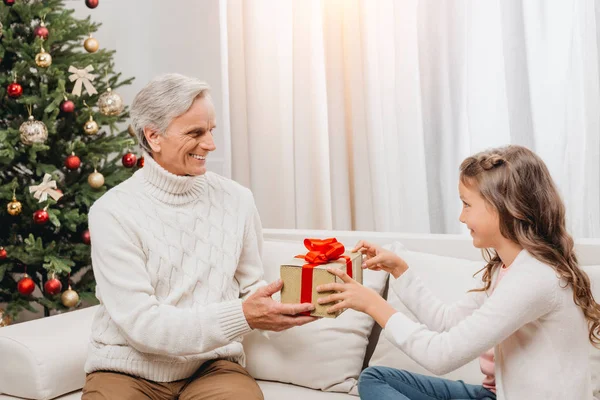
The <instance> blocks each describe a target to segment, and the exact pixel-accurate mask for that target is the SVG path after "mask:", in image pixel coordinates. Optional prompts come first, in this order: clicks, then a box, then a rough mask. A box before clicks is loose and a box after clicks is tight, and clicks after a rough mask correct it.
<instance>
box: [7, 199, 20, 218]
mask: <svg viewBox="0 0 600 400" xmlns="http://www.w3.org/2000/svg"><path fill="white" fill-rule="evenodd" d="M6 210H7V211H8V213H9V214H10V215H12V216H13V217H16V216H17V215H19V214H21V211H22V210H23V205H22V204H21V202H20V201H18V200H17V199H16V197H14V196H13V198H12V200H11V202H10V203H8V204H7V205H6Z"/></svg>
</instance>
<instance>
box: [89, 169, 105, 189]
mask: <svg viewBox="0 0 600 400" xmlns="http://www.w3.org/2000/svg"><path fill="white" fill-rule="evenodd" d="M88 184H89V185H90V186H91V187H93V188H94V189H100V188H101V187H102V185H104V175H102V174H101V173H100V172H98V171H97V170H95V169H94V172H92V173H91V174H90V175H89V176H88Z"/></svg>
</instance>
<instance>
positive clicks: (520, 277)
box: [317, 146, 600, 400]
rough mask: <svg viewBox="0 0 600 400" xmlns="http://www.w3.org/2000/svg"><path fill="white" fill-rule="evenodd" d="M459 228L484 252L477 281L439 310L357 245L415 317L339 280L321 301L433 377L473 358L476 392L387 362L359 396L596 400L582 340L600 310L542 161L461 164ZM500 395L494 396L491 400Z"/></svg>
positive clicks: (427, 295)
mask: <svg viewBox="0 0 600 400" xmlns="http://www.w3.org/2000/svg"><path fill="white" fill-rule="evenodd" d="M459 192H460V198H461V200H462V202H463V209H462V213H461V215H460V221H461V222H462V223H463V224H465V225H466V226H467V227H468V228H469V230H470V232H471V236H472V237H473V245H474V246H475V247H478V248H481V249H490V250H487V257H486V261H487V262H488V263H487V265H486V266H485V268H484V270H485V272H484V274H483V286H482V287H481V288H479V289H476V290H472V291H470V292H469V293H468V294H467V295H466V296H465V298H464V299H463V300H462V301H460V302H458V303H456V304H453V305H446V304H443V303H442V302H441V301H440V300H438V299H437V298H436V297H435V296H434V294H433V293H431V292H430V291H428V290H427V289H426V288H425V286H424V285H423V283H422V282H421V280H420V279H419V278H418V276H417V275H416V273H415V272H414V271H413V270H412V269H410V268H409V266H408V265H407V264H406V262H405V261H404V260H402V259H401V258H400V257H398V256H397V255H396V254H394V253H392V252H390V251H387V250H384V249H382V248H381V247H379V246H376V245H373V244H370V243H367V242H364V241H361V242H359V243H358V244H357V246H356V248H355V249H354V251H359V250H360V251H363V252H364V253H366V255H367V260H366V261H365V264H364V265H363V268H370V269H375V270H385V271H388V272H390V273H391V274H392V275H393V276H394V278H396V281H395V282H393V283H392V284H391V285H390V290H393V291H394V292H395V293H396V294H397V295H398V296H399V297H400V299H401V300H402V302H403V303H404V304H405V305H406V306H407V307H408V309H410V310H411V311H412V313H413V314H414V315H415V316H416V317H417V318H418V319H419V321H420V322H421V324H419V323H416V322H413V321H411V320H410V319H409V318H408V317H406V316H405V315H404V314H402V313H399V312H396V310H394V309H393V308H392V307H391V306H390V305H389V304H388V303H387V302H386V301H385V300H384V299H382V298H381V297H380V296H379V295H378V294H377V293H376V292H374V291H373V290H371V289H368V288H365V287H364V286H362V285H360V284H358V283H357V282H356V281H354V280H352V279H351V278H350V277H348V276H347V275H346V274H344V273H340V272H338V271H336V270H331V272H332V273H334V274H336V275H338V276H339V277H340V278H342V280H343V281H344V283H334V284H327V285H322V286H320V287H318V288H317V290H318V291H326V290H334V291H338V292H339V293H335V294H332V295H329V296H327V297H325V298H323V299H322V301H321V302H322V303H331V302H334V301H340V302H338V303H336V304H335V305H333V306H331V307H330V308H329V310H330V311H335V310H337V309H340V308H352V309H355V310H357V311H362V312H365V313H367V314H369V315H371V316H372V317H373V318H374V319H375V321H377V323H379V325H381V326H382V327H384V333H385V335H386V337H387V338H388V339H389V340H390V341H391V342H392V343H394V344H395V345H396V346H398V347H399V348H400V349H401V350H402V351H403V352H405V353H406V354H407V355H408V356H410V357H411V358H412V359H414V360H415V361H417V362H418V363H419V364H421V365H422V366H423V367H425V368H427V369H428V370H429V371H431V372H432V373H434V374H436V375H443V374H445V373H448V372H450V371H452V370H454V369H456V368H458V367H460V366H462V365H465V364H467V363H468V362H470V361H471V360H473V359H476V358H477V357H480V363H481V370H482V372H483V373H484V374H485V375H486V378H485V379H484V381H483V383H482V385H468V384H465V383H464V382H462V381H457V382H455V381H450V380H445V379H441V378H436V377H430V376H423V375H418V374H414V373H410V372H407V371H400V370H396V369H392V368H386V367H369V368H367V369H366V370H365V371H363V373H362V374H361V376H360V379H359V386H358V389H359V393H360V397H361V398H362V399H367V400H375V399H376V400H386V399H397V400H401V399H411V400H425V399H427V400H431V399H496V398H498V399H501V400H502V399H508V400H524V399H546V400H547V399H556V400H566V399H574V400H575V399H577V400H590V399H592V388H591V383H590V365H589V346H588V343H587V342H588V340H589V341H590V342H592V343H593V344H594V345H596V346H598V345H599V344H600V305H598V304H597V303H596V302H595V300H594V297H593V296H592V293H591V290H590V280H589V278H588V276H587V275H586V274H585V273H584V272H583V271H582V270H581V269H580V268H579V267H578V265H577V258H576V256H575V252H574V249H573V239H572V238H571V236H570V235H569V234H568V233H567V231H566V229H565V208H564V205H563V203H562V201H561V199H560V196H559V194H558V191H557V189H556V187H555V185H554V183H553V181H552V178H551V177H550V173H549V172H548V169H547V168H546V165H545V164H544V162H543V161H542V160H541V159H540V158H539V157H538V156H537V155H535V154H534V153H533V152H531V151H530V150H528V149H526V148H524V147H520V146H508V147H504V148H499V149H493V150H490V151H486V152H482V153H478V154H476V155H474V156H472V157H469V158H467V159H466V160H465V161H464V162H463V163H462V165H461V166H460V182H459ZM496 396H497V397H496Z"/></svg>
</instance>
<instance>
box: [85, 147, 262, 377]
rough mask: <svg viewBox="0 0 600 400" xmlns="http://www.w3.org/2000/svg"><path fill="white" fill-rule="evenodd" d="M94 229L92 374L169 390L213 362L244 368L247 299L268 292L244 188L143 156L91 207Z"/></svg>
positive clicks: (256, 224)
mask: <svg viewBox="0 0 600 400" xmlns="http://www.w3.org/2000/svg"><path fill="white" fill-rule="evenodd" d="M89 229H90V234H91V238H92V265H93V270H94V275H95V278H96V282H97V287H96V296H97V297H98V299H99V300H100V306H99V309H98V312H97V313H96V315H95V318H94V322H93V326H92V335H91V340H90V346H89V354H88V358H87V362H86V364H85V371H86V372H87V373H90V372H93V371H99V370H104V371H117V372H123V373H127V374H131V375H134V376H138V377H141V378H144V379H149V380H152V381H156V382H171V381H175V380H179V379H184V378H187V377H189V376H191V375H192V374H193V373H194V372H195V371H196V370H197V369H198V368H199V367H200V366H201V365H202V363H204V362H205V361H207V360H211V359H216V358H222V359H223V358H224V359H229V360H232V361H236V362H238V363H240V364H242V365H244V363H245V359H244V352H243V349H242V345H241V337H242V336H243V335H244V334H246V333H248V332H249V331H250V330H251V328H250V327H249V326H248V323H247V321H246V318H245V317H244V313H243V311H242V300H243V299H244V298H246V297H247V296H249V295H250V294H251V293H252V292H254V291H255V290H256V289H257V288H258V287H260V286H262V285H264V284H265V282H264V281H262V277H263V268H262V262H261V256H260V252H261V247H262V233H261V223H260V218H259V216H258V212H257V210H256V207H255V204H254V199H253V196H252V194H251V192H250V191H249V190H248V189H246V188H244V187H242V186H240V185H239V184H237V183H235V182H233V181H231V180H229V179H226V178H224V177H221V176H219V175H217V174H214V173H211V172H207V173H206V174H205V175H202V176H196V177H183V176H176V175H173V174H171V173H169V172H168V171H166V170H165V169H163V168H162V167H161V166H160V165H158V164H157V163H156V162H155V161H154V160H153V159H152V157H151V156H149V155H147V154H146V155H145V165H144V168H142V169H141V170H139V171H137V172H136V173H135V174H134V175H133V176H132V177H131V178H130V179H128V180H126V181H125V182H123V183H121V184H120V185H118V186H116V187H115V188H113V189H111V190H109V191H108V192H107V193H106V194H104V195H103V196H102V197H101V198H100V199H99V200H97V201H96V202H95V203H94V205H93V206H92V207H91V209H90V212H89Z"/></svg>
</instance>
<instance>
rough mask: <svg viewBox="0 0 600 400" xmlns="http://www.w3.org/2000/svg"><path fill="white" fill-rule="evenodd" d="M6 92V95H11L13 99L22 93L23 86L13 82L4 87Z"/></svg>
mask: <svg viewBox="0 0 600 400" xmlns="http://www.w3.org/2000/svg"><path fill="white" fill-rule="evenodd" d="M6 93H8V97H12V98H13V99H16V98H18V97H21V95H22V94H23V86H21V85H20V84H18V83H17V82H13V83H11V84H10V85H8V87H7V88H6Z"/></svg>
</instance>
